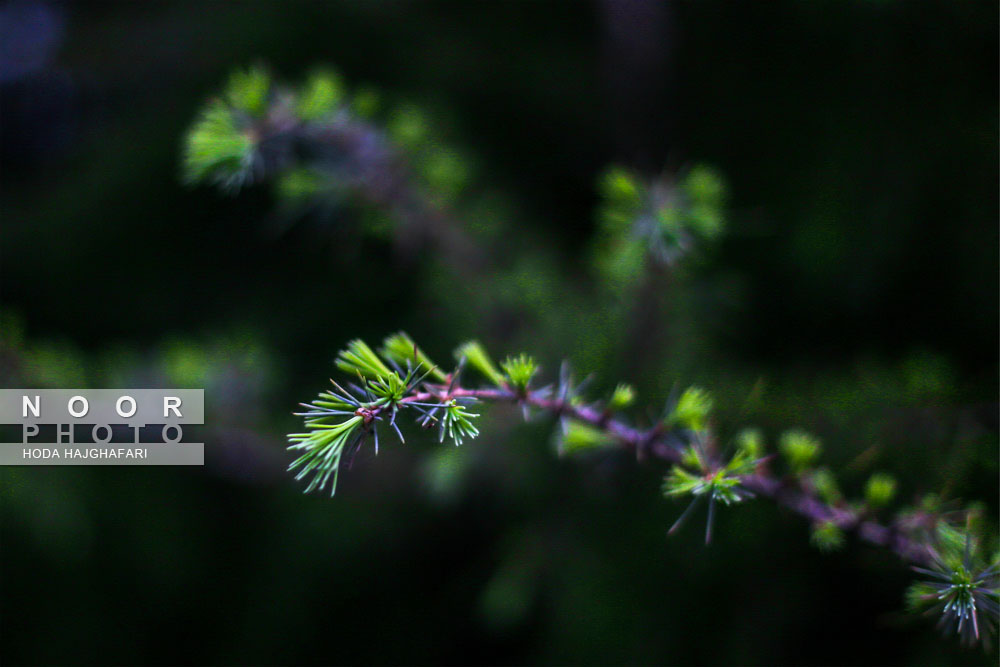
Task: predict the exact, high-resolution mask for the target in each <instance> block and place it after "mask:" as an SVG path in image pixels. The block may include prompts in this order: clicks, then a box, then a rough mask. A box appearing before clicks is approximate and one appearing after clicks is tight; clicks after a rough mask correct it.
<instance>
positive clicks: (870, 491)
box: [865, 473, 896, 508]
mask: <svg viewBox="0 0 1000 667" xmlns="http://www.w3.org/2000/svg"><path fill="white" fill-rule="evenodd" d="M895 495H896V480H895V479H893V478H892V477H891V476H890V475H886V474H883V473H877V474H874V475H872V476H871V477H870V478H868V483H867V484H866V485H865V500H866V501H867V502H868V505H869V506H870V507H872V508H879V507H884V506H885V505H888V504H889V502H891V501H892V498H893V496H895Z"/></svg>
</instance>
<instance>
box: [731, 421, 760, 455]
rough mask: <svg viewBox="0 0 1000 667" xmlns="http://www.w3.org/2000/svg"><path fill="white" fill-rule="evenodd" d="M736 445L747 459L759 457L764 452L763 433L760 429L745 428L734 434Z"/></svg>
mask: <svg viewBox="0 0 1000 667" xmlns="http://www.w3.org/2000/svg"><path fill="white" fill-rule="evenodd" d="M736 447H737V449H739V451H741V452H743V453H744V454H745V455H746V457H747V458H748V459H750V460H756V459H759V458H760V457H761V455H762V454H763V453H764V435H763V434H762V433H761V432H760V429H756V428H745V429H743V430H742V431H740V432H739V433H738V434H737V435H736Z"/></svg>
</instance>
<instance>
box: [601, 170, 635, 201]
mask: <svg viewBox="0 0 1000 667" xmlns="http://www.w3.org/2000/svg"><path fill="white" fill-rule="evenodd" d="M599 189H600V192H601V195H602V196H603V197H604V198H605V199H606V200H607V203H608V204H609V205H610V206H613V207H615V208H624V209H631V210H634V209H638V208H639V207H640V206H641V205H642V197H643V189H642V186H641V185H639V182H638V180H637V179H636V178H635V176H633V175H632V174H630V173H629V172H628V171H627V170H625V169H623V168H622V167H611V168H610V169H608V170H607V171H606V172H604V174H603V175H602V176H601V179H600V183H599Z"/></svg>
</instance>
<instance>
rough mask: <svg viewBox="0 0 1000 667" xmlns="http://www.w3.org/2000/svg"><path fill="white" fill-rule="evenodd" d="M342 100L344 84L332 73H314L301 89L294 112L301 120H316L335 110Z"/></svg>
mask: <svg viewBox="0 0 1000 667" xmlns="http://www.w3.org/2000/svg"><path fill="white" fill-rule="evenodd" d="M343 99H344V84H343V82H342V81H341V79H340V77H339V76H338V75H337V74H336V73H335V72H332V71H329V70H327V71H321V72H316V73H314V74H313V75H312V76H311V77H309V80H308V81H307V82H306V85H305V86H304V87H303V89H302V94H301V95H300V97H299V99H298V102H297V103H296V105H295V110H296V111H297V112H298V114H299V117H300V118H302V119H303V120H317V119H319V118H322V117H323V116H325V115H327V114H329V113H330V112H332V111H333V110H334V109H336V108H337V105H339V104H340V103H341V102H342V101H343Z"/></svg>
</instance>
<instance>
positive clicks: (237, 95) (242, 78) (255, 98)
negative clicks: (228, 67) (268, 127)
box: [226, 67, 271, 116]
mask: <svg viewBox="0 0 1000 667" xmlns="http://www.w3.org/2000/svg"><path fill="white" fill-rule="evenodd" d="M270 91H271V75H270V74H268V72H267V70H265V69H264V68H262V67H253V68H251V69H247V70H238V71H236V72H234V73H233V75H232V76H231V77H229V83H228V84H227V86H226V100H227V101H228V102H229V104H231V105H232V106H233V108H234V109H238V110H240V111H243V112H245V113H248V114H250V115H251V116H262V115H264V111H265V110H266V109H267V98H268V95H269V93H270Z"/></svg>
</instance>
